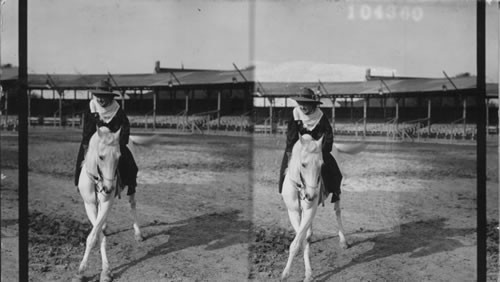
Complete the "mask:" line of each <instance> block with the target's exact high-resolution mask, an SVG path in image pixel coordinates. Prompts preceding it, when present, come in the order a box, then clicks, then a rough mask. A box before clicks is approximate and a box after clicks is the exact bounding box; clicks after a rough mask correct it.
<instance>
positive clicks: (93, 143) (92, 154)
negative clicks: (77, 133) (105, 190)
mask: <svg viewBox="0 0 500 282" xmlns="http://www.w3.org/2000/svg"><path fill="white" fill-rule="evenodd" d="M98 145H99V137H98V136H97V132H96V133H94V135H93V136H92V138H90V142H89V147H88V149H87V154H86V155H85V159H84V162H83V165H84V166H85V168H86V170H87V172H88V173H91V174H94V175H97V155H98V154H97V149H98V147H99V146H98Z"/></svg>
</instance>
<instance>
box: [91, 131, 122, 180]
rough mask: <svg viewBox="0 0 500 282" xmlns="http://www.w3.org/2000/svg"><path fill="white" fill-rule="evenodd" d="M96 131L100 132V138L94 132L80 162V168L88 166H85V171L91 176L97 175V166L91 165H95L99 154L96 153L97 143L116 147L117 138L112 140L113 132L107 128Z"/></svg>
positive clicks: (117, 143)
mask: <svg viewBox="0 0 500 282" xmlns="http://www.w3.org/2000/svg"><path fill="white" fill-rule="evenodd" d="M98 130H100V131H101V135H102V138H101V137H100V136H99V134H98V132H97V131H96V132H95V133H94V134H93V135H92V137H91V138H90V141H89V147H88V150H87V154H86V155H85V157H84V160H83V162H82V167H83V166H84V165H85V164H90V165H89V166H87V171H88V172H89V173H91V174H93V175H97V166H96V165H93V164H96V163H97V158H98V156H99V154H98V153H97V149H98V147H99V146H98V145H99V143H102V144H104V145H107V146H118V145H119V138H114V134H113V132H112V131H111V130H110V129H109V128H108V127H105V126H103V127H100V128H99V129H98Z"/></svg>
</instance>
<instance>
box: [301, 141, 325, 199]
mask: <svg viewBox="0 0 500 282" xmlns="http://www.w3.org/2000/svg"><path fill="white" fill-rule="evenodd" d="M299 142H300V144H301V149H300V153H299V161H300V168H299V172H300V181H301V182H302V185H303V186H304V187H303V188H304V195H303V196H304V198H305V199H306V200H308V201H312V200H313V199H314V198H315V197H316V196H318V195H319V191H320V186H321V185H320V184H321V166H322V165H323V154H322V152H321V149H322V144H323V137H321V138H320V139H319V140H317V141H316V140H314V139H313V138H312V137H311V135H308V134H305V135H304V136H300V137H299Z"/></svg>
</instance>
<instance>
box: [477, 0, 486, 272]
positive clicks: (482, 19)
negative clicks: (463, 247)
mask: <svg viewBox="0 0 500 282" xmlns="http://www.w3.org/2000/svg"><path fill="white" fill-rule="evenodd" d="M476 3H477V19H476V21H477V54H476V56H477V62H476V64H477V96H476V104H477V107H478V115H477V124H476V125H477V281H486V120H485V117H486V115H485V107H486V105H485V103H486V73H485V72H486V57H485V51H486V36H485V34H486V3H485V1H483V0H479V1H477V2H476Z"/></svg>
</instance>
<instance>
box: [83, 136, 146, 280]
mask: <svg viewBox="0 0 500 282" xmlns="http://www.w3.org/2000/svg"><path fill="white" fill-rule="evenodd" d="M120 131H121V129H120V130H118V131H117V132H116V133H113V132H111V131H110V130H109V129H108V128H107V127H101V128H97V132H96V133H94V135H93V136H92V138H91V139H90V142H89V147H88V151H87V153H86V155H85V159H84V161H83V163H82V171H81V173H80V177H79V181H78V190H79V191H80V195H81V196H82V198H83V202H84V204H85V211H86V212H87V216H88V218H89V220H90V222H91V223H92V230H91V231H90V234H89V235H88V237H87V242H86V245H85V253H84V255H83V259H82V261H81V263H80V266H79V268H78V274H77V275H76V277H75V279H73V280H74V281H82V280H83V272H84V271H85V269H86V268H87V266H88V258H89V254H90V251H91V249H92V248H93V247H94V246H95V244H96V243H97V242H99V243H100V248H101V259H102V271H101V277H100V281H111V280H112V278H111V275H110V271H109V262H108V258H107V255H106V236H104V233H103V229H104V228H105V226H106V219H107V217H108V214H109V212H110V210H111V207H112V206H113V203H114V200H115V197H116V196H117V195H119V193H120V192H121V191H118V189H119V187H117V168H118V160H119V158H120V142H119V141H120ZM129 202H130V206H131V209H132V216H133V219H134V223H133V227H134V235H135V239H136V240H137V241H142V240H143V237H142V234H141V231H140V229H139V224H138V222H137V213H136V201H135V197H134V195H131V196H130V197H129Z"/></svg>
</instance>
